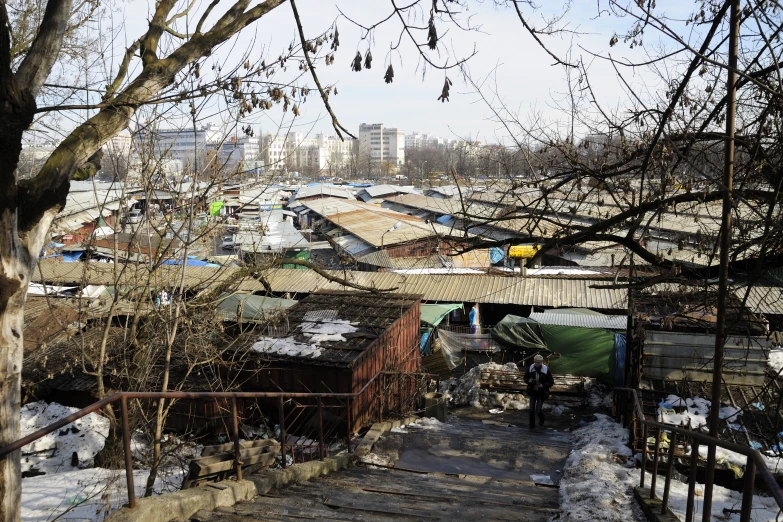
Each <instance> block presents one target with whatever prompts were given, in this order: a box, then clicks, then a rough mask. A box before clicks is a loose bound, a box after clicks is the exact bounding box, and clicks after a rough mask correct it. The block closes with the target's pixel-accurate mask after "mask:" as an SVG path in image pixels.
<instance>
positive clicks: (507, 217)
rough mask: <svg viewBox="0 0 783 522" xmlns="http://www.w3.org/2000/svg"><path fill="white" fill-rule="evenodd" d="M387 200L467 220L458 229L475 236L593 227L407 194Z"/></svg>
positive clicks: (546, 234) (545, 233) (542, 234)
mask: <svg viewBox="0 0 783 522" xmlns="http://www.w3.org/2000/svg"><path fill="white" fill-rule="evenodd" d="M384 200H385V201H386V202H387V204H389V205H403V206H405V207H408V208H414V209H420V210H426V211H428V212H430V213H433V214H441V215H445V216H455V217H458V218H460V219H461V220H464V223H461V224H459V225H458V227H457V228H459V229H460V230H464V229H467V230H468V231H470V232H473V233H481V230H482V229H484V228H490V227H491V228H495V229H500V230H505V231H509V232H513V233H515V234H517V235H521V236H535V237H549V236H551V235H552V234H554V233H555V232H558V231H560V230H562V229H564V228H566V227H568V226H574V225H580V226H588V225H590V224H591V223H590V222H588V221H585V220H581V219H577V218H574V217H573V216H568V217H567V218H559V217H557V216H554V215H551V216H547V220H546V221H545V220H542V219H541V218H540V217H537V216H529V217H526V216H520V215H517V214H512V213H509V212H508V211H505V210H502V209H498V208H497V207H493V206H489V205H483V204H480V203H476V202H469V201H461V200H460V199H459V198H457V199H438V198H431V197H426V196H419V195H418V194H405V195H402V196H394V197H388V198H384ZM395 208H399V207H395Z"/></svg>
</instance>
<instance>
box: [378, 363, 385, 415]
mask: <svg viewBox="0 0 783 522" xmlns="http://www.w3.org/2000/svg"><path fill="white" fill-rule="evenodd" d="M384 377H385V375H384V374H381V375H380V376H379V380H380V381H381V382H380V385H381V401H380V402H381V407H380V409H379V411H378V422H383V397H384V395H383V387H384V384H385V379H384Z"/></svg>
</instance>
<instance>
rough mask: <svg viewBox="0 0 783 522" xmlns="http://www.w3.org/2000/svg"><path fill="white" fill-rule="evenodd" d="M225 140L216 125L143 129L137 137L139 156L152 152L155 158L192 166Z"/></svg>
mask: <svg viewBox="0 0 783 522" xmlns="http://www.w3.org/2000/svg"><path fill="white" fill-rule="evenodd" d="M222 140H223V131H222V130H221V129H220V127H218V126H217V125H215V124H214V123H208V124H206V125H204V126H203V127H201V128H200V129H197V130H195V131H194V130H193V129H192V128H191V129H187V128H184V129H157V130H152V129H142V130H140V131H139V132H138V134H137V135H136V136H135V140H134V141H135V148H136V153H137V154H140V155H142V154H144V151H146V150H150V149H148V147H151V150H152V151H153V152H154V154H155V156H156V157H158V158H163V159H174V160H180V161H182V163H183V164H185V165H192V164H193V163H194V161H195V158H197V157H199V156H201V155H202V154H204V153H206V152H207V151H209V150H213V151H214V150H215V149H217V148H218V147H219V146H220V142H221V141H222Z"/></svg>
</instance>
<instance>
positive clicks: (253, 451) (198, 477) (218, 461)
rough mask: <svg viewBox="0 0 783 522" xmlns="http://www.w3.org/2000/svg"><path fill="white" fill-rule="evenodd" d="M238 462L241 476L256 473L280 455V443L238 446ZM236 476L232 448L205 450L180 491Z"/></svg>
mask: <svg viewBox="0 0 783 522" xmlns="http://www.w3.org/2000/svg"><path fill="white" fill-rule="evenodd" d="M239 447H240V450H239V459H240V461H241V462H242V472H243V473H244V474H248V475H249V474H251V473H257V472H259V471H261V470H264V469H266V468H268V467H269V466H271V465H272V464H273V463H274V462H275V457H276V456H277V455H279V454H280V443H279V442H277V441H276V440H274V439H263V440H251V441H245V442H240V443H239ZM233 475H236V469H235V466H234V444H233V443H228V444H219V445H216V446H205V447H204V449H203V450H202V452H201V457H198V458H195V459H192V460H191V461H190V465H189V466H188V474H187V475H186V476H185V480H184V481H183V482H182V489H188V488H192V487H195V486H199V485H201V484H204V483H206V482H217V481H220V480H225V479H226V478H228V477H230V476H233Z"/></svg>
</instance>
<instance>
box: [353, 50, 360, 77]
mask: <svg viewBox="0 0 783 522" xmlns="http://www.w3.org/2000/svg"><path fill="white" fill-rule="evenodd" d="M351 70H353V71H356V72H359V71H361V70H362V54H361V53H360V52H359V51H356V56H354V57H353V60H351Z"/></svg>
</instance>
